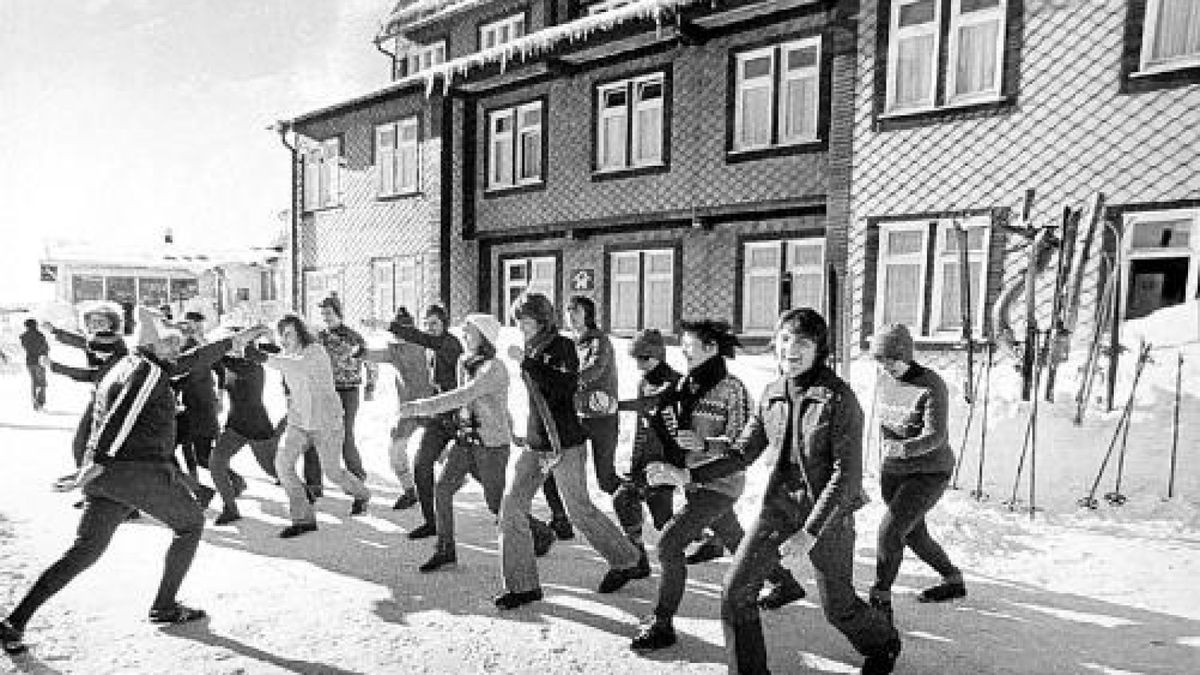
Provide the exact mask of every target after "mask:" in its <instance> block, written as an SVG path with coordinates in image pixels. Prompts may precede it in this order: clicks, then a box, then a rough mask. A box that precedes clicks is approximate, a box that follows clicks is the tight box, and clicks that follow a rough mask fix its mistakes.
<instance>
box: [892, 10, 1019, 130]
mask: <svg viewBox="0 0 1200 675" xmlns="http://www.w3.org/2000/svg"><path fill="white" fill-rule="evenodd" d="M1001 1H1002V2H1003V0H1001ZM919 2H932V3H933V21H932V22H931V23H932V27H931V28H928V27H924V26H923V27H921V28H912V27H908V28H901V26H900V11H901V10H902V9H903V8H904V7H905V6H907V5H912V4H916V3H919ZM888 11H889V13H890V15H889V16H888V43H887V49H888V51H887V91H886V94H885V96H886V99H885V100H886V103H885V106H884V110H885V112H886V113H888V114H897V113H914V112H926V111H929V110H933V109H935V108H937V90H938V80H939V77H938V71H939V67H938V63H939V59H940V55H941V45H942V35H941V27H942V0H892V4H891V7H890V8H889V10H888ZM902 32H903V33H907V35H902ZM925 35H932V36H933V55H932V57H931V58H930V59H929V62H930V68H931V69H932V71H933V72H932V73H931V74H930V78H929V96H928V99H927V100H926V101H925V102H924V104H923V105H920V104H918V105H913V106H907V107H904V108H898V107H897V104H896V91H897V84H898V83H899V78H900V73H899V69H898V68H896V67H895V66H896V64H897V63H899V61H900V41H901V39H903V38H905V37H923V36H925Z"/></svg>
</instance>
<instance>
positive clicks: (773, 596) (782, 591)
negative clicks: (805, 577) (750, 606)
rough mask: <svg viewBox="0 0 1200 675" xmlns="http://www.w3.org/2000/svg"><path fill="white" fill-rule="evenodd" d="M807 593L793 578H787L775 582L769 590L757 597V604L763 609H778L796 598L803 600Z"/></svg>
mask: <svg viewBox="0 0 1200 675" xmlns="http://www.w3.org/2000/svg"><path fill="white" fill-rule="evenodd" d="M805 595H807V593H805V592H804V587H803V586H801V585H800V582H798V581H796V580H795V579H789V580H787V581H786V582H784V583H782V584H776V585H775V586H774V587H772V588H771V590H770V591H767V592H766V593H764V594H763V595H762V596H761V597H760V598H759V599H758V606H759V607H762V608H763V609H779V608H780V607H783V606H785V605H789V604H791V603H793V602H795V601H797V600H803V599H804V596H805Z"/></svg>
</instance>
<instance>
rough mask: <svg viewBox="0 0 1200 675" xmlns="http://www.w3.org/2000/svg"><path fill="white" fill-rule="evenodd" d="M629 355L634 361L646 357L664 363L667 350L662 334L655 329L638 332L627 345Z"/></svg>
mask: <svg viewBox="0 0 1200 675" xmlns="http://www.w3.org/2000/svg"><path fill="white" fill-rule="evenodd" d="M629 355H630V356H632V357H633V358H635V359H636V358H640V357H643V356H647V357H650V358H652V359H658V360H659V361H666V360H667V348H666V346H665V345H664V343H663V336H662V333H660V332H659V331H658V329H657V328H647V329H646V330H640V331H638V332H637V334H636V335H634V336H633V340H632V341H631V342H630V343H629Z"/></svg>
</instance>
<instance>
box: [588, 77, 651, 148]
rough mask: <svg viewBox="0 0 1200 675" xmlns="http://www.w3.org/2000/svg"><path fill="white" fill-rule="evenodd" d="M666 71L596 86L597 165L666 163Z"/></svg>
mask: <svg viewBox="0 0 1200 675" xmlns="http://www.w3.org/2000/svg"><path fill="white" fill-rule="evenodd" d="M664 96H665V86H664V75H663V73H654V74H653V75H645V76H642V77H637V78H633V79H629V80H621V81H619V82H611V83H608V84H605V85H602V86H601V87H599V88H598V90H597V97H596V105H597V106H598V108H599V109H598V110H597V111H596V168H597V170H599V171H613V170H619V169H628V168H636V167H643V166H657V165H661V164H662V163H663V98H664Z"/></svg>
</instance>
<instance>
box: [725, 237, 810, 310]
mask: <svg viewBox="0 0 1200 675" xmlns="http://www.w3.org/2000/svg"><path fill="white" fill-rule="evenodd" d="M742 260H743V266H742V270H743V271H742V330H743V331H744V332H747V333H770V332H771V330H772V329H773V328H774V326H775V319H776V318H778V316H779V314H780V312H782V311H783V310H785V309H791V308H793V307H812V308H813V309H816V310H817V311H819V312H822V313H823V312H824V311H825V240H824V238H817V237H812V238H806V239H784V240H778V239H777V240H772V241H754V242H747V243H745V244H744V245H743V247H742Z"/></svg>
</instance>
